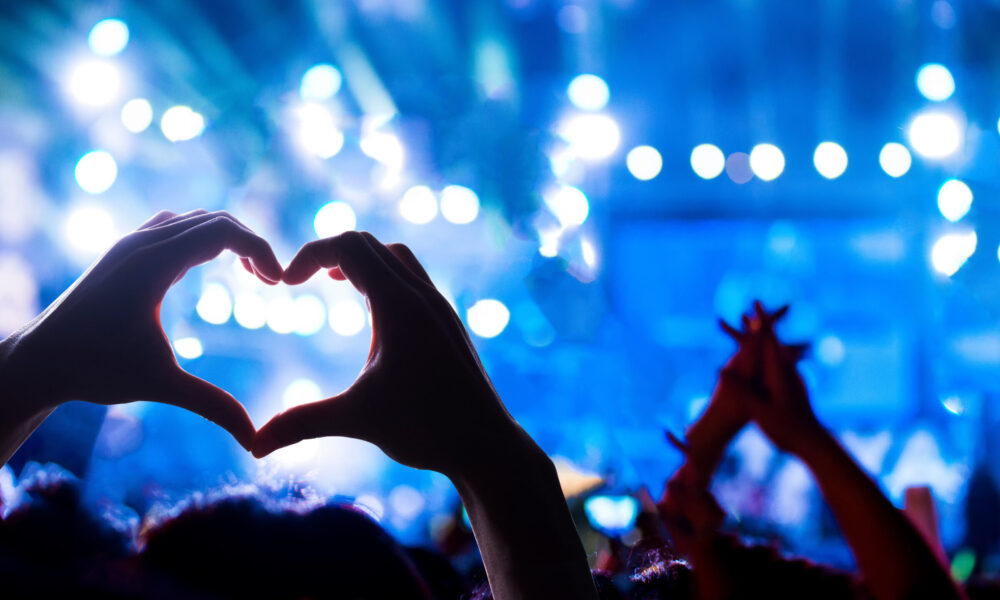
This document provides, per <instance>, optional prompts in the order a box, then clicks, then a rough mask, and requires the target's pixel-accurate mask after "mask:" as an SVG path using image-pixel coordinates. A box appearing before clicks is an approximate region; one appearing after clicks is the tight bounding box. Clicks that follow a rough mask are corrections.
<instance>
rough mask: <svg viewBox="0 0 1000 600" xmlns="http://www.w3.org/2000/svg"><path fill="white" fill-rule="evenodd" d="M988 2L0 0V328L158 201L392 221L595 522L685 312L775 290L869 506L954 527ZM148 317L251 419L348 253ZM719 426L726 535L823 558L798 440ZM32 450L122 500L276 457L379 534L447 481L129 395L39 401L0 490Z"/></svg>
mask: <svg viewBox="0 0 1000 600" xmlns="http://www.w3.org/2000/svg"><path fill="white" fill-rule="evenodd" d="M996 31H1000V2H996V1H992V2H988V1H983V2H969V1H959V0H954V1H951V2H949V1H947V0H937V1H933V2H931V1H925V0H877V1H872V2H860V1H850V2H848V1H843V2H841V1H834V0H823V1H820V2H753V1H750V0H714V1H704V2H694V1H676V2H655V1H653V0H603V1H602V0H506V1H501V0H468V1H457V0H455V1H443V0H350V1H348V0H343V1H328V2H320V1H313V2H310V1H309V0H300V1H294V2H277V1H273V0H272V1H265V2H252V3H237V2H231V1H227V2H197V3H196V2H188V1H183V0H181V1H178V0H153V1H149V2H128V1H124V0H122V1H108V2H92V3H78V2H68V1H65V0H61V1H54V0H47V1H41V2H20V3H13V2H7V3H4V4H3V7H2V8H0V40H2V41H0V335H6V334H7V333H9V332H11V331H12V330H13V329H15V328H16V327H18V326H20V325H21V324H23V323H24V322H26V321H27V320H28V319H30V318H31V317H33V316H34V315H36V314H37V312H38V311H39V310H41V309H42V308H44V307H45V306H46V305H47V304H48V303H49V302H51V301H52V300H53V299H54V298H55V297H56V296H57V295H58V294H59V293H61V292H62V290H63V289H65V287H66V286H68V285H69V284H70V283H72V281H73V280H74V279H75V278H76V277H78V276H79V274H80V273H81V272H82V270H83V269H84V268H85V267H86V265H88V264H89V263H90V262H91V261H93V260H94V259H95V258H96V257H97V256H99V254H100V253H101V251H102V250H103V249H105V248H106V247H107V246H108V245H109V244H111V243H112V242H113V241H114V240H115V239H116V237H117V236H119V235H121V234H123V233H126V232H128V231H129V230H131V229H132V228H134V227H135V226H137V225H138V224H139V223H141V222H142V221H143V220H145V219H146V218H147V217H149V216H150V215H151V214H153V213H154V212H155V211H156V210H158V209H162V208H167V209H171V210H174V211H178V212H180V211H186V210H190V209H194V208H198V207H205V208H208V209H226V210H229V211H231V212H232V213H233V214H234V215H236V216H237V217H238V218H240V219H242V220H244V222H246V223H247V224H249V225H250V226H251V227H253V228H255V229H256V230H257V231H258V232H260V233H261V234H262V235H263V236H265V237H266V238H267V239H269V240H270V241H271V243H272V244H273V245H274V247H275V249H276V251H277V253H278V255H279V257H280V258H281V259H282V260H283V261H287V260H289V259H290V258H291V256H292V255H293V254H294V252H295V251H296V250H297V248H298V247H299V246H300V245H301V244H303V243H304V242H306V241H308V240H311V239H314V238H316V237H317V235H321V236H327V235H332V234H335V233H338V232H340V231H343V230H346V229H351V228H357V229H364V230H368V231H371V232H373V233H374V234H375V235H377V236H379V237H380V238H381V239H383V240H386V241H401V242H405V243H406V244H408V245H409V246H410V247H411V248H413V250H414V251H415V252H416V254H417V255H418V256H419V257H420V258H421V260H422V261H423V262H424V264H425V265H426V266H427V269H428V271H429V272H430V274H431V275H432V277H433V278H434V280H435V282H436V283H437V285H438V287H439V288H440V289H441V290H442V292H443V293H444V294H445V295H446V296H447V297H448V298H449V299H450V300H451V301H452V303H453V304H454V306H455V308H456V310H457V311H458V314H459V315H460V316H461V317H462V319H463V320H464V322H465V323H466V325H467V326H468V328H469V329H470V332H471V333H472V337H473V339H474V341H475V342H476V345H477V347H478V348H479V351H480V352H481V354H482V358H483V362H484V363H485V364H486V365H487V368H488V370H489V372H490V374H491V376H492V377H493V380H494V382H495V384H496V387H497V388H498V390H499V391H500V393H501V395H502V397H503V398H504V400H505V402H506V403H507V405H508V407H509V408H510V410H511V412H512V413H513V414H514V415H515V416H516V417H517V418H518V419H519V420H520V422H521V423H522V424H523V425H524V426H525V427H526V428H527V429H528V430H529V432H530V433H531V434H532V435H533V436H535V438H536V439H537V440H538V441H539V443H540V444H541V445H542V446H543V447H544V448H545V449H546V450H547V451H548V452H549V453H550V454H551V455H553V456H555V457H560V458H559V460H560V463H561V464H563V466H564V468H565V469H567V470H574V469H575V470H577V471H579V472H581V473H583V474H588V473H589V474H595V475H598V476H601V477H604V478H605V479H606V480H607V482H606V484H605V485H604V486H603V487H602V488H600V489H599V490H597V491H598V492H599V493H600V494H602V495H607V496H609V498H606V499H604V500H602V501H601V502H598V503H593V504H592V505H591V508H592V510H591V513H592V518H594V519H596V520H598V521H600V520H602V519H603V520H604V521H606V523H605V524H606V526H607V528H610V529H614V527H621V528H625V529H627V528H628V522H629V520H630V518H631V517H630V513H631V510H632V507H630V506H629V504H628V502H625V501H621V502H618V501H616V499H615V497H616V495H620V494H625V493H629V492H631V491H634V490H635V489H636V488H637V487H638V486H640V485H643V484H645V485H647V486H650V488H651V489H652V490H653V492H654V495H657V496H658V495H659V492H660V490H662V485H663V482H664V480H665V478H666V477H668V476H669V475H670V474H671V473H672V471H673V469H674V468H675V467H676V466H677V465H678V463H679V457H678V455H677V453H676V452H675V451H674V450H672V449H671V448H670V447H669V446H668V445H667V444H666V443H665V441H664V435H663V431H664V429H665V428H670V429H671V430H673V431H675V432H681V431H682V430H683V428H684V426H685V424H686V423H688V422H689V421H690V419H691V418H693V416H695V415H696V414H698V412H699V411H700V409H701V407H702V406H703V405H704V402H705V400H706V398H707V396H708V395H709V393H710V392H711V389H712V386H713V383H714V379H715V374H716V371H717V369H718V367H719V366H720V365H721V364H722V362H723V361H724V360H725V358H726V356H727V355H728V353H729V352H731V350H732V344H731V342H730V341H729V340H728V339H727V338H726V337H725V336H724V335H722V334H721V332H720V331H719V330H718V328H717V326H716V322H715V320H716V318H717V317H719V316H721V317H724V318H726V319H730V320H736V319H738V317H739V314H740V312H741V311H743V310H744V309H746V308H747V307H748V306H749V304H750V302H751V301H752V300H753V299H754V298H760V299H761V300H763V301H764V302H765V303H766V304H768V305H771V306H776V305H778V304H779V303H786V302H790V303H791V304H792V312H791V313H790V316H789V318H788V319H787V321H786V322H785V323H784V325H783V328H784V333H785V335H786V336H788V337H789V338H791V339H794V340H802V341H810V342H812V343H813V352H812V354H811V356H810V358H809V359H808V360H807V361H806V362H805V363H804V365H803V369H804V371H805V373H806V376H807V378H808V380H809V383H810V385H811V389H812V393H813V395H814V398H815V402H816V405H817V408H818V411H819V412H820V414H821V416H822V417H823V418H824V419H825V420H826V422H827V423H828V424H829V425H830V426H831V427H832V428H833V429H835V430H836V431H837V433H838V434H839V435H840V436H841V438H842V439H843V440H844V441H845V443H846V444H847V445H848V446H849V447H850V449H851V450H852V452H854V454H855V455H856V456H857V457H858V458H859V459H860V460H861V461H862V462H863V463H864V464H865V466H866V467H867V468H868V469H870V471H871V472H872V473H873V474H875V475H876V476H877V477H878V478H879V479H880V480H881V482H882V483H883V484H884V486H885V488H886V489H887V490H888V492H889V493H890V494H891V495H892V496H893V499H894V500H896V501H899V500H900V498H901V495H902V491H903V489H904V488H905V487H906V486H908V485H915V484H928V485H930V486H931V487H932V488H933V491H934V495H935V497H936V499H937V500H938V501H939V502H940V505H939V508H940V510H941V513H942V517H943V521H944V535H945V541H946V544H947V545H948V546H949V548H952V549H954V548H959V547H961V545H962V541H963V539H964V536H965V530H964V529H965V528H964V525H963V520H962V519H961V516H962V512H963V502H964V498H965V495H966V491H967V488H968V483H969V481H970V477H972V474H973V473H974V471H975V470H976V468H977V466H982V467H983V468H984V469H985V471H982V472H984V473H985V472H989V471H993V470H994V469H995V468H996V467H997V466H998V463H1000V460H998V457H997V454H996V449H995V447H994V446H995V442H993V441H992V440H993V439H994V438H995V437H996V436H992V435H990V434H991V432H992V431H994V430H995V429H996V427H997V424H996V420H997V417H998V415H997V413H998V412H1000V410H998V409H997V392H998V391H1000V378H998V377H997V369H998V368H1000V327H998V309H1000V287H998V286H997V284H996V282H997V278H998V276H1000V264H998V245H1000V214H998V205H997V202H996V197H997V193H998V185H1000V179H998V176H997V174H996V173H997V166H998V163H997V156H998V148H1000V132H998V121H997V119H998V117H1000V83H998V82H1000V44H998V43H997V37H996ZM162 321H163V325H164V329H165V331H166V332H167V334H168V335H169V336H170V337H171V339H172V340H173V343H174V346H175V348H176V351H177V355H178V360H179V361H180V362H181V364H182V366H183V367H184V368H186V369H188V370H189V371H191V372H192V373H195V374H197V375H199V376H202V377H204V378H206V379H208V380H210V381H212V382H214V383H216V384H218V385H220V386H222V387H224V388H226V389H227V390H229V391H230V392H232V393H233V394H234V395H235V396H236V397H238V398H240V399H241V400H242V401H243V402H244V403H245V404H246V406H247V408H248V409H249V411H250V413H251V415H252V417H253V418H254V421H255V423H256V424H257V425H258V426H259V425H261V424H263V423H264V422H266V420H267V419H268V418H269V417H270V416H271V415H273V414H275V413H276V412H278V411H280V410H282V409H283V408H284V407H287V406H290V405H293V404H296V403H301V402H308V401H312V400H315V399H319V398H321V397H324V396H326V395H332V394H333V393H336V392H337V391H339V390H341V389H343V388H345V387H346V386H347V385H349V384H350V382H351V381H352V380H353V378H354V376H355V375H356V374H357V372H358V370H359V369H360V367H361V365H362V364H363V361H364V358H365V355H366V352H367V349H368V344H369V334H370V328H369V326H368V323H367V318H366V314H365V311H364V305H363V303H362V302H361V300H360V297H359V296H358V295H357V294H356V293H355V291H354V290H353V288H352V287H351V286H350V285H349V284H346V283H340V282H334V281H331V280H329V279H327V278H321V277H317V278H316V279H315V280H314V281H312V282H310V283H309V284H307V285H304V286H301V287H295V288H289V287H278V288H267V287H266V286H264V285H262V284H260V283H259V282H257V281H256V280H255V279H254V278H252V277H251V276H250V275H248V274H247V273H246V272H244V271H243V270H242V269H241V268H240V267H239V265H238V263H237V261H236V260H235V259H234V258H233V257H232V256H231V255H228V254H227V255H224V256H223V257H221V258H220V259H219V260H217V261H216V262H213V263H211V264H209V265H207V266H205V267H202V268H199V269H196V270H193V271H192V272H191V273H189V274H188V276H187V277H186V278H185V279H184V280H183V281H182V282H180V283H179V284H178V285H177V286H176V287H175V289H174V290H172V291H171V292H170V294H169V295H168V296H167V300H166V301H165V303H164V305H163V311H162ZM731 454H732V458H731V460H730V461H729V462H728V463H727V465H726V467H725V469H724V472H723V474H722V475H721V476H720V478H719V481H718V482H717V491H718V493H719V497H720V500H721V501H722V502H723V504H724V505H725V506H726V507H727V508H728V509H729V511H730V512H731V514H732V515H734V517H735V518H736V519H737V520H738V521H739V525H740V526H741V527H742V528H743V530H744V531H745V532H747V533H748V534H753V535H758V536H763V537H774V536H781V537H783V538H784V539H785V540H786V543H787V547H790V548H792V549H793V550H797V551H803V552H808V553H810V554H811V555H813V556H818V557H821V558H822V557H832V558H831V560H838V561H841V562H842V561H843V560H844V551H843V548H842V546H840V545H839V543H838V542H837V541H836V537H835V535H834V534H833V533H832V532H833V530H834V529H833V526H832V522H831V520H830V519H829V517H828V516H827V515H826V514H825V512H824V510H823V509H822V507H821V505H820V503H819V502H818V497H817V493H816V490H815V486H814V485H813V483H812V481H811V479H810V478H809V476H808V474H807V473H806V472H805V470H804V469H803V468H802V466H801V465H800V464H799V463H797V462H795V461H791V460H789V459H788V458H786V457H784V456H781V455H779V454H777V453H775V452H774V451H773V450H771V449H770V447H769V446H768V445H767V443H766V442H765V441H764V440H763V438H762V437H761V436H760V434H759V433H757V432H756V431H755V430H753V429H750V430H747V431H746V432H745V434H744V435H743V436H741V437H740V439H739V440H738V441H737V443H736V444H735V445H734V448H733V451H732V453H731ZM32 462H41V463H45V462H55V463H58V464H60V465H62V466H63V467H65V468H66V469H68V470H70V471H71V472H73V473H75V474H76V475H77V476H79V477H81V478H82V479H83V481H84V483H85V486H86V490H87V494H88V498H89V499H90V500H91V501H93V502H95V503H98V504H100V505H102V506H119V505H124V506H127V507H130V508H128V509H124V510H126V512H128V511H136V514H144V513H146V512H147V511H149V510H154V509H155V508H156V507H157V506H161V505H167V504H169V502H171V501H175V500H177V499H179V498H181V497H183V496H184V495H185V494H187V493H190V492H192V491H195V490H201V489H206V488H214V487H219V486H235V487H239V486H240V485H242V484H245V483H254V482H258V483H263V484H265V485H271V486H275V487H279V488H280V487H282V486H288V485H289V484H290V482H298V484H297V485H296V489H297V490H298V492H297V493H300V494H302V495H307V496H313V497H317V498H325V497H329V496H333V495H340V496H344V497H347V498H357V502H358V503H360V504H362V505H365V506H367V507H368V508H369V509H370V510H371V511H372V512H374V513H376V514H378V515H379V516H380V518H381V519H382V522H383V523H384V524H385V525H386V526H387V527H389V528H390V529H391V530H392V531H394V532H395V533H397V534H398V535H400V536H402V537H403V538H404V539H405V540H413V541H419V540H422V539H426V538H427V536H428V535H430V532H431V531H432V530H433V528H434V527H435V525H436V523H437V522H438V521H437V519H439V517H440V516H441V515H443V514H446V513H448V512H449V511H450V510H452V509H453V508H454V506H455V503H456V501H457V500H456V497H455V494H454V492H453V491H452V489H451V487H450V484H449V483H448V481H447V480H446V479H445V478H444V477H442V476H440V475H436V474H433V473H427V472H417V471H414V470H410V469H406V468H403V467H400V466H398V465H396V464H394V463H392V462H391V461H389V460H388V459H386V458H385V457H384V456H383V455H382V454H381V453H380V452H379V451H378V450H377V449H375V448H374V447H372V446H369V445H367V444H364V443H362V442H356V441H354V440H345V439H327V440H322V441H314V442H306V443H303V444H300V445H298V446H295V447H293V448H290V449H287V450H284V451H282V452H279V453H277V454H276V455H274V456H272V457H270V458H268V459H266V460H261V461H255V460H253V459H252V458H251V457H250V456H249V455H247V454H246V453H245V452H243V451H242V450H240V449H239V448H238V446H237V445H236V444H235V443H234V442H233V441H232V440H231V439H230V438H229V437H228V435H227V434H226V433H225V432H224V431H222V430H220V429H218V428H216V427H214V426H212V425H211V424H209V423H207V422H204V421H202V420H201V419H200V418H198V417H196V416H194V415H191V414H187V413H185V412H183V411H181V410H179V409H174V408H172V407H165V406H159V405H153V404H148V403H136V404H132V405H127V406H120V407H113V408H109V409H105V408H104V407H98V406H92V405H84V404H80V403H72V404H70V405H67V406H65V407H63V408H61V409H60V410H59V411H57V413H56V415H54V416H53V417H52V418H51V419H50V420H49V421H48V422H46V424H45V425H44V426H43V427H42V428H41V429H40V431H39V432H38V434H36V435H35V436H34V437H32V438H31V439H30V440H29V441H28V443H27V444H25V446H24V447H23V448H22V449H21V451H20V452H19V453H18V455H17V456H16V457H15V459H14V460H13V461H12V463H11V465H12V467H13V469H10V468H8V469H6V470H5V471H4V477H3V478H2V482H3V485H7V486H11V485H12V484H13V481H14V477H13V475H15V474H17V473H20V471H21V470H22V469H24V468H25V465H28V467H27V468H28V469H29V470H32V469H36V468H37V467H36V466H34V465H32ZM118 510H122V509H118ZM622 523H624V524H622Z"/></svg>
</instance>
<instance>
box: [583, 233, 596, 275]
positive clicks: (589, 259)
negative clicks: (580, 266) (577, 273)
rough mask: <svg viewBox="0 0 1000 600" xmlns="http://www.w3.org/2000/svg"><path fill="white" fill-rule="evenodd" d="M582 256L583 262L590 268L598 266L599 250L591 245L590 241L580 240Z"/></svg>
mask: <svg viewBox="0 0 1000 600" xmlns="http://www.w3.org/2000/svg"><path fill="white" fill-rule="evenodd" d="M580 256H582V257H583V262H585V263H587V266H588V267H591V268H593V267H595V266H597V249H596V248H594V245H593V244H592V243H590V240H586V239H583V240H580Z"/></svg>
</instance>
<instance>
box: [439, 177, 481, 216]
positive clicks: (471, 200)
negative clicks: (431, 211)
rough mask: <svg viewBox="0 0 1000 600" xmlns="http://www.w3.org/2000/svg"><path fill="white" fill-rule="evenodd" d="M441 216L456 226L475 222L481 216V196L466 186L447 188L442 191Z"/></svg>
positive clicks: (450, 186)
mask: <svg viewBox="0 0 1000 600" xmlns="http://www.w3.org/2000/svg"><path fill="white" fill-rule="evenodd" d="M441 216H443V217H444V218H445V219H446V220H448V221H449V222H451V223H455V224H456V225H464V224H466V223H471V222H473V221H475V220H476V217H477V216H479V196H477V195H476V192H473V191H472V190H470V189H469V188H467V187H465V186H461V185H449V186H445V188H444V189H443V190H441Z"/></svg>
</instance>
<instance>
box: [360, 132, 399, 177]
mask: <svg viewBox="0 0 1000 600" xmlns="http://www.w3.org/2000/svg"><path fill="white" fill-rule="evenodd" d="M361 151H362V152H364V153H365V154H367V155H368V156H370V157H371V158H373V159H375V160H377V161H378V162H380V163H382V164H383V165H385V166H387V167H389V168H391V169H394V170H398V169H400V168H402V166H403V161H404V160H405V159H406V152H405V150H404V149H403V143H402V142H401V141H399V138H398V137H396V136H395V135H393V134H391V133H384V132H379V131H370V132H368V133H366V134H364V135H363V136H362V137H361Z"/></svg>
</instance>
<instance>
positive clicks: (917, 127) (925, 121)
mask: <svg viewBox="0 0 1000 600" xmlns="http://www.w3.org/2000/svg"><path fill="white" fill-rule="evenodd" d="M906 136H907V138H908V139H909V141H910V146H912V147H913V149H914V150H916V151H917V154H920V155H921V156H923V157H924V158H930V159H942V158H947V157H949V156H951V155H952V154H954V153H955V152H956V151H957V150H958V149H959V147H960V146H961V145H962V129H961V127H960V126H959V124H958V121H956V120H955V117H953V116H952V115H950V114H948V113H945V112H939V111H927V112H923V113H921V114H919V115H917V117H916V118H915V119H913V121H911V122H910V127H909V128H908V129H907V131H906Z"/></svg>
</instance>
